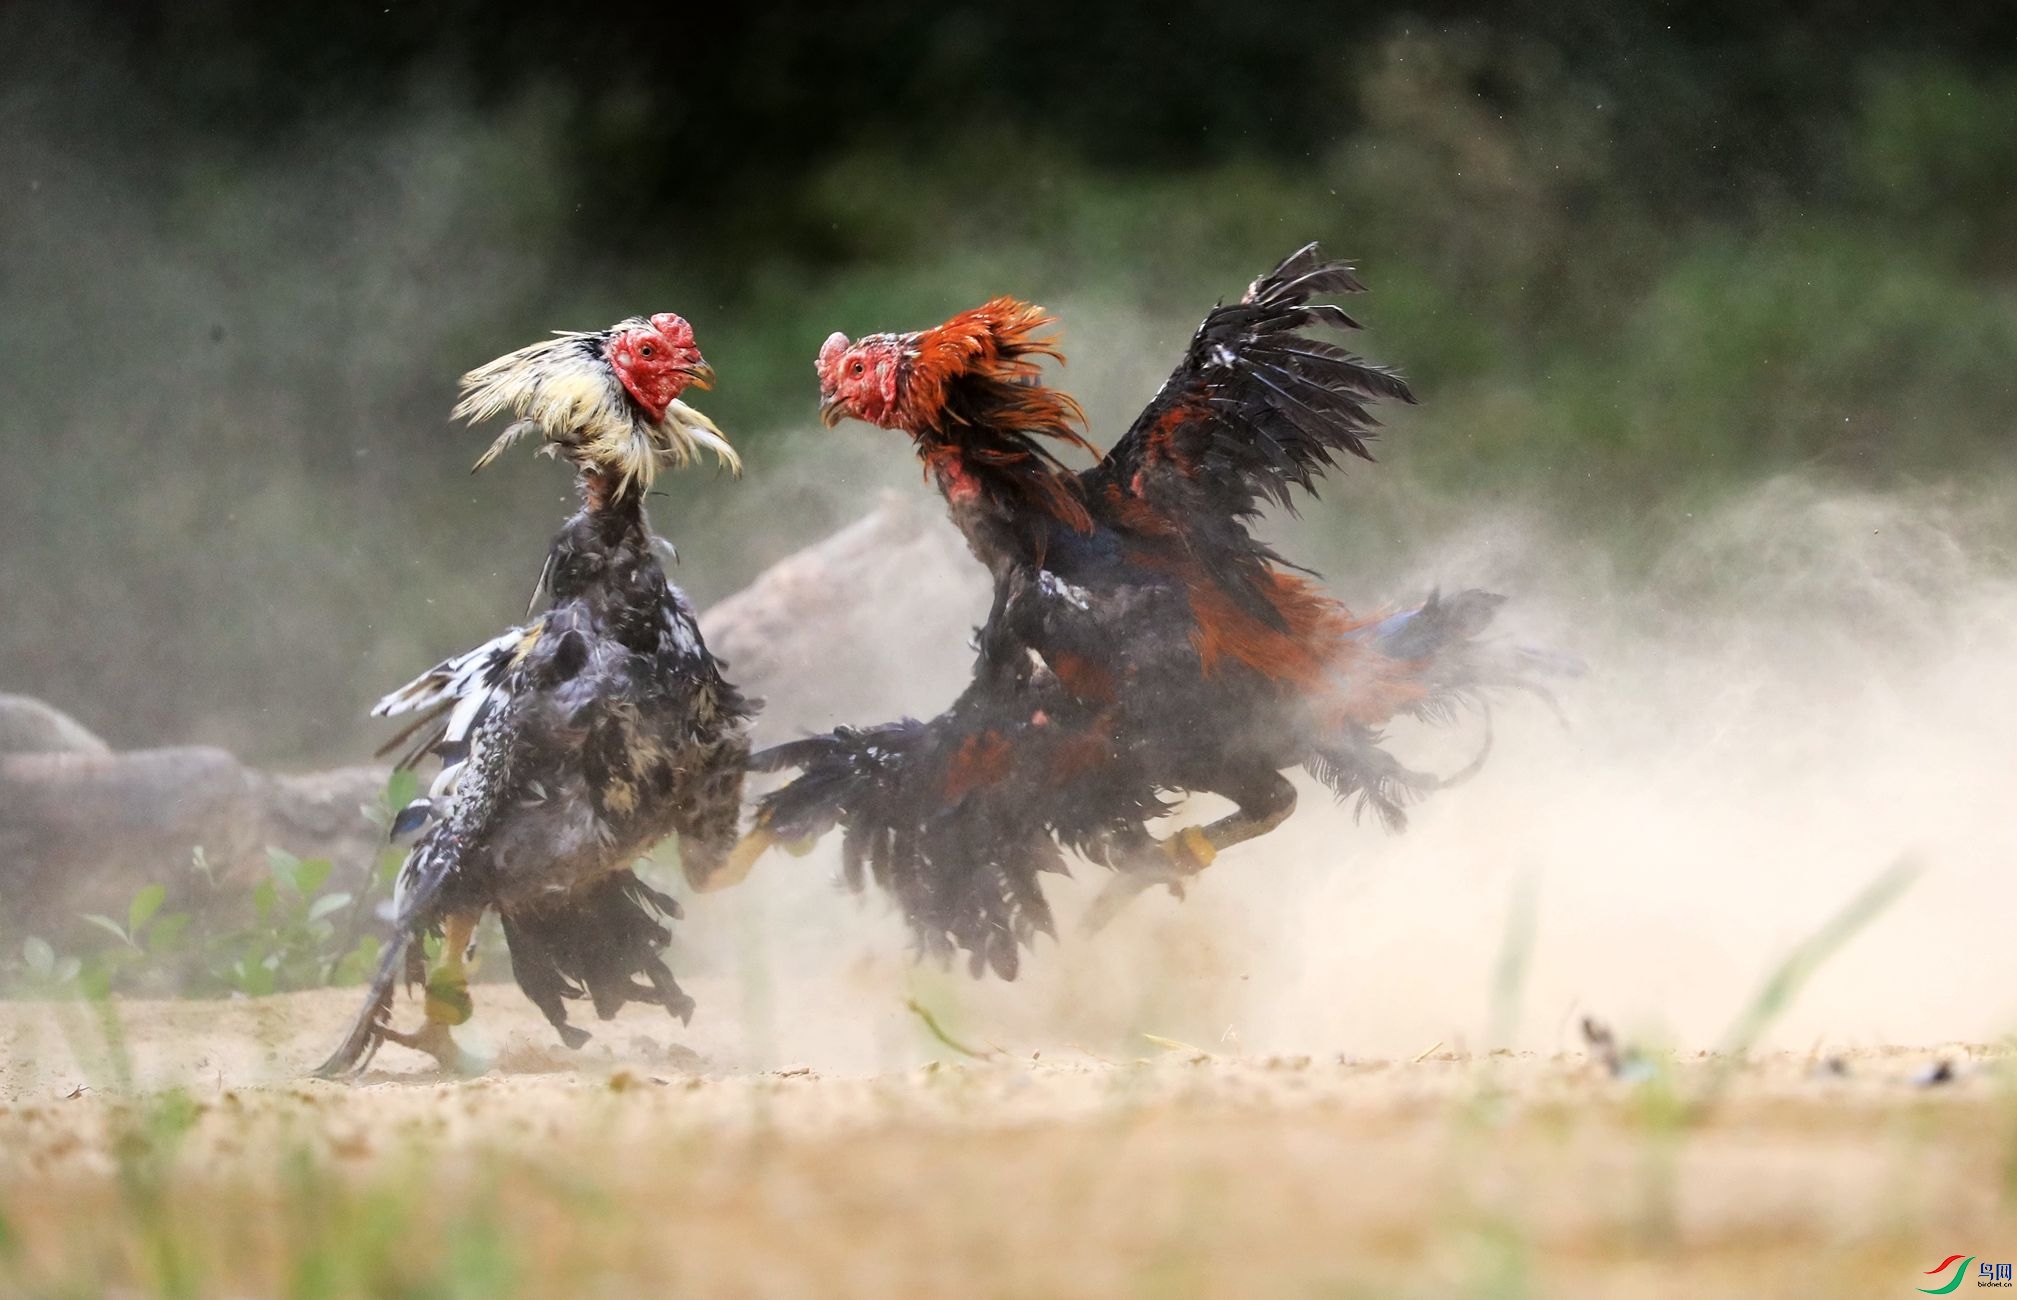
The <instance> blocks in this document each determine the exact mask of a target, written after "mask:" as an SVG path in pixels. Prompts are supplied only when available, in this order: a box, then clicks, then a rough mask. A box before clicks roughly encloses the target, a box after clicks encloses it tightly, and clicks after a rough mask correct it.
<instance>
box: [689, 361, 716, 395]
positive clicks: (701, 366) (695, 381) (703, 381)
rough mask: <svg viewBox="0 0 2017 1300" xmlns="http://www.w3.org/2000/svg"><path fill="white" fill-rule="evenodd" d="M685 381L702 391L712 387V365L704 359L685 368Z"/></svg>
mask: <svg viewBox="0 0 2017 1300" xmlns="http://www.w3.org/2000/svg"><path fill="white" fill-rule="evenodd" d="M686 381H687V382H688V383H690V384H692V385H693V386H694V387H695V388H698V389H702V390H703V391H704V390H706V389H709V388H713V387H714V367H713V366H710V365H709V364H707V362H705V361H701V362H698V363H696V364H694V365H691V366H688V367H687V368H686Z"/></svg>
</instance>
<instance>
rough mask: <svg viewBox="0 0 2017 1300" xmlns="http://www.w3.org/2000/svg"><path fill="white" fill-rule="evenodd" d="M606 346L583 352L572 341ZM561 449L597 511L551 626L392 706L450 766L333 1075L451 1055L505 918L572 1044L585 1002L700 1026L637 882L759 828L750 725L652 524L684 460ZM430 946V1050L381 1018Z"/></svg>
mask: <svg viewBox="0 0 2017 1300" xmlns="http://www.w3.org/2000/svg"><path fill="white" fill-rule="evenodd" d="M627 324H629V323H627ZM680 324H681V325H683V324H684V322H680ZM621 328H623V327H619V329H621ZM593 337H594V336H566V338H567V341H568V342H569V343H570V344H573V341H574V340H576V339H580V338H593ZM644 337H645V339H646V340H647V344H648V346H650V347H651V348H652V349H653V350H654V352H658V351H661V350H663V349H664V348H665V347H666V344H667V341H666V340H664V339H662V338H658V337H657V336H656V335H655V334H650V333H647V334H646V335H644ZM689 337H690V335H689ZM574 346H576V350H577V351H578V352H579V353H580V356H581V358H582V359H581V361H580V363H579V372H578V373H574V372H568V373H566V374H565V378H566V379H567V381H568V383H569V384H570V385H571V389H572V390H573V391H586V392H594V391H595V388H594V386H595V385H596V384H597V383H599V382H601V376H600V375H598V374H597V373H596V371H595V369H594V367H595V365H596V363H597V356H598V354H597V353H596V352H595V351H594V350H592V349H589V348H587V347H584V346H581V345H578V344H577V345H574ZM514 355H518V354H514ZM698 356H699V354H698V353H697V352H695V353H693V357H694V361H695V364H696V366H697V365H698ZM507 360H508V358H507ZM542 364H543V365H545V366H546V367H547V369H548V371H549V372H550V371H551V370H552V369H553V366H554V363H553V362H551V361H550V360H545V359H543V360H542ZM491 369H493V370H494V367H493V368H491ZM543 378H550V376H544V377H543ZM537 387H538V385H536V384H535V385H531V386H528V388H527V390H526V391H527V392H532V391H534V390H535V389H536V388H537ZM607 387H608V388H609V389H610V390H611V391H610V392H609V394H608V395H607V396H606V397H603V398H601V399H600V400H601V401H602V404H603V405H605V406H607V407H608V408H609V409H611V410H613V411H617V412H618V413H619V414H621V416H622V418H623V419H624V420H625V421H628V420H630V419H632V418H633V417H632V416H631V415H630V414H629V413H628V411H627V409H626V407H625V405H624V404H625V403H626V402H627V401H628V400H629V399H628V398H627V397H626V395H625V392H624V389H623V388H622V387H619V386H618V385H617V383H616V380H615V378H614V377H611V378H610V379H609V380H608V384H607ZM675 391H676V390H675ZM680 409H681V410H685V408H683V407H682V408H680ZM687 418H688V419H689V422H691V421H693V420H701V419H703V418H704V417H699V416H698V415H697V413H692V412H688V413H687ZM642 423H643V422H642V421H640V424H642ZM622 427H625V426H619V428H622ZM706 427H707V430H708V431H709V433H710V436H712V437H714V438H717V439H718V437H719V435H718V433H715V432H714V431H713V427H712V425H707V426H706ZM549 436H550V437H552V438H553V439H554V440H555V441H556V442H557V443H558V444H559V445H562V446H563V447H565V448H566V449H567V454H568V456H569V458H570V459H571V460H573V461H574V462H575V463H576V465H577V468H578V469H579V470H580V483H581V490H582V497H583V505H582V508H581V510H580V511H579V512H577V513H576V514H575V515H574V516H573V518H571V519H569V520H568V522H567V524H566V525H565V526H564V527H563V528H562V530H561V531H560V533H559V535H558V536H557V537H555V539H554V541H553V544H552V546H551V548H550V550H549V554H548V558H547V562H546V566H545V569H544V571H543V576H542V585H543V587H544V590H545V594H546V595H547V596H548V597H549V598H550V603H549V606H548V608H547V610H546V611H545V612H544V613H543V614H541V615H540V616H539V617H538V618H536V619H533V620H531V621H529V622H528V623H526V624H525V625H524V626H522V627H516V628H512V629H510V630H509V631H507V632H505V633H503V634H502V635H500V636H498V637H496V638H494V639H492V640H491V641H488V642H486V643H485V644H483V645H481V646H478V647H477V648H475V649H474V650H471V651H469V652H467V653H465V654H462V655H458V656H456V657H455V658H452V659H449V660H446V661H444V662H443V663H441V664H439V665H437V666H436V667H435V668H433V669H431V670H430V671H428V672H427V673H425V674H423V675H422V676H420V677H419V678H417V679H415V680H414V681H413V682H411V683H409V684H408V685H406V686H405V687H402V688H401V689H400V690H398V691H395V692H393V693H392V694H391V695H389V696H387V697H386V698H385V699H384V700H382V701H381V702H380V703H379V705H378V707H377V708H376V709H374V710H373V712H374V713H375V714H378V715H380V716H394V715H403V714H413V715H417V718H416V720H415V721H414V722H413V723H412V724H411V725H410V726H409V727H408V728H407V730H406V731H405V732H404V733H402V735H401V736H400V737H398V738H397V739H396V740H395V742H394V744H395V745H397V744H407V745H408V746H409V747H408V749H407V750H406V754H405V757H404V758H403V759H402V760H401V762H402V763H403V764H411V763H415V762H418V761H421V760H423V759H425V758H427V757H430V756H431V757H434V758H437V759H439V760H440V762H441V764H442V767H441V772H440V775H439V776H438V777H437V778H436V779H435V780H434V782H433V785H432V788H431V789H430V790H429V791H428V792H427V793H426V794H425V795H423V796H422V797H420V798H418V799H416V800H414V801H413V803H411V804H410V805H408V806H407V807H406V808H405V809H403V810H401V812H400V813H399V815H398V817H397V819H396V820H395V823H394V832H395V834H400V835H412V836H414V837H415V838H414V842H413V846H412V849H411V851H410V853H409V855H408V857H407V859H406V862H405V863H404V865H403V866H402V868H401V870H400V874H399V878H398V884H397V887H396V890H395V894H394V912H395V915H394V935H393V940H392V942H391V943H390V944H389V945H388V947H387V949H386V951H385V953H384V955H383V957H382V959H381V962H380V965H379V968H378V972H377V977H376V979H375V981H374V984H373V987H372V990H371V993H370V995H369V997H368V998H367V1000H366V1003H365V1006H364V1008H363V1011H362V1012H361V1013H360V1015H359V1017H358V1019H357V1021H356V1023H355V1024H354V1025H353V1027H352V1030H351V1032H350V1034H349V1035H348V1037H347V1038H346V1040H345V1042H344V1043H343V1044H342V1045H341V1046H340V1047H339V1048H338V1049H337V1051H336V1052H335V1053H334V1054H333V1055H332V1056H331V1057H330V1059H329V1061H328V1062H326V1063H325V1064H324V1065H323V1067H322V1071H321V1072H322V1073H324V1074H341V1073H345V1072H349V1071H351V1070H354V1069H356V1068H359V1067H360V1066H361V1065H362V1063H363V1062H364V1061H365V1060H366V1059H368V1056H369V1053H370V1052H371V1051H372V1049H373V1048H374V1047H375V1046H376V1044H377V1042H378V1041H379V1040H380V1039H382V1038H391V1039H392V1040H393V1041H398V1042H408V1043H410V1044H411V1045H415V1046H422V1047H424V1048H425V1049H426V1050H430V1051H436V1052H437V1054H440V1052H441V1050H442V1049H443V1048H444V1047H445V1046H447V1044H446V1043H445V1039H446V1033H445V1028H443V1027H445V1026H446V1025H448V1024H454V1023H459V1021H460V1020H461V1019H464V1018H466V1017H467V1015H468V995H467V991H466V983H465V981H464V980H463V979H462V974H461V959H462V953H461V951H460V948H461V947H462V946H464V945H466V944H467V942H468V940H469V936H470V933H471V930H472V928H473V926H474V924H475V921H476V919H477V918H479V917H481V916H482V914H483V913H484V912H486V911H488V910H492V909H494V910H496V911H497V912H498V914H499V916H500V917H501V919H502V922H503V928H504V934H505V940H506V943H507V945H508V947H509V949H510V952H511V960H512V972H513V974H514V976H515V977H516V979H517V981H518V984H519V987H520V988H521V989H523V990H524V992H525V994H526V995H527V996H528V997H529V998H531V999H532V1001H533V1002H534V1003H535V1004H536V1005H538V1006H539V1008H540V1009H541V1010H542V1011H543V1012H545V1013H546V1016H547V1018H548V1019H549V1020H550V1021H551V1022H552V1023H553V1026H554V1028H555V1030H556V1031H557V1032H558V1033H559V1034H560V1036H561V1038H562V1039H563V1041H565V1042H567V1043H568V1045H569V1046H578V1045H579V1044H580V1043H581V1042H582V1041H583V1040H584V1039H586V1038H587V1036H588V1035H587V1034H586V1033H585V1032H584V1031H582V1030H581V1029H579V1028H577V1027H575V1026H573V1025H570V1024H569V1023H568V1020H567V1013H566V1007H565V1003H566V1001H567V1000H570V999H575V998H580V997H584V996H585V997H587V998H588V999H590V1000H591V1001H592V1003H593V1005H594V1007H595V1010H596V1012H597V1013H598V1014H599V1015H600V1016H602V1017H603V1018H605V1019H607V1018H608V1017H609V1016H611V1015H614V1014H615V1013H616V1011H617V1009H618V1008H620V1007H621V1006H623V1005H624V1003H626V1002H628V1001H631V1000H640V1001H644V1002H649V1003H656V1004H658V1005H660V1006H663V1007H665V1008H666V1009H667V1010H668V1011H670V1012H671V1013H672V1014H673V1015H675V1016H677V1017H678V1018H679V1019H681V1020H682V1021H684V1020H686V1019H687V1018H688V1017H689V1016H690V1015H691V1014H692V1011H693V1002H692V1000H691V999H690V998H688V997H687V996H686V994H685V993H683V992H682V991H681V990H680V988H679V985H678V984H677V983H676V982H675V981H674V979H673V977H672V974H671V972H670V970H669V969H668V968H667V966H666V964H665V961H664V959H663V958H662V957H661V955H660V954H661V952H662V950H663V949H664V948H665V947H666V945H667V943H668V942H669V941H670V934H669V932H668V930H667V928H666V925H665V922H666V921H667V920H669V919H671V918H674V917H676V916H677V915H678V914H679V908H678V905H677V904H676V903H675V902H674V901H673V900H672V899H671V898H669V897H667V896H666V895H664V894H662V893H660V892H658V891H657V890H654V889H652V888H651V887H650V886H648V885H647V884H645V883H644V882H643V881H642V880H640V879H639V878H638V877H637V876H636V874H635V873H634V872H633V871H632V870H631V867H632V864H633V863H635V862H636V861H637V859H638V858H639V857H641V856H642V855H644V854H645V853H646V852H647V851H649V850H650V849H651V848H652V847H653V846H654V845H656V844H658V843H659V842H660V841H662V840H664V839H666V838H667V837H669V836H672V835H677V836H678V837H679V841H680V852H681V860H682V863H683V864H684V866H685V867H686V869H687V870H688V871H689V873H697V872H698V873H704V872H706V871H709V870H712V869H713V868H714V867H715V866H717V865H718V864H719V863H720V861H721V859H722V857H723V855H724V854H726V852H727V851H728V850H729V849H730V847H731V846H732V845H733V844H734V842H735V836H736V829H737V823H738V819H739V817H740V813H741V797H742V780H743V771H744V767H745V763H746V760H747V758H748V754H749V742H748V721H749V717H750V715H751V712H752V708H751V705H750V704H749V702H748V701H746V700H745V699H744V697H743V696H742V694H741V693H740V692H739V691H738V690H737V689H736V688H735V687H734V686H733V685H732V684H730V683H729V682H728V681H727V679H726V678H725V677H724V676H723V674H722V665H721V664H720V663H719V662H718V661H717V660H715V659H714V657H713V656H712V655H710V654H709V653H708V649H707V646H706V643H705V642H704V640H703V639H702V637H701V633H700V628H699V625H698V623H697V621H696V619H695V615H694V611H693V608H692V606H691V605H690V604H689V603H688V601H687V599H686V597H685V595H684V594H683V593H682V592H681V591H680V590H679V589H678V588H677V587H675V586H673V585H672V583H671V582H669V581H668V580H667V578H666V575H665V571H664V569H663V567H662V566H661V564H660V562H659V551H660V550H661V549H662V548H663V547H664V543H663V542H662V541H661V540H660V539H658V538H657V537H655V536H654V535H653V533H652V531H651V528H650V526H649V524H648V523H647V521H646V519H645V516H644V510H643V497H644V486H645V484H646V483H648V482H649V481H650V478H651V473H652V471H653V470H654V469H655V468H656V459H658V458H669V457H670V456H671V455H673V454H674V453H673V452H670V451H668V449H667V448H666V447H665V446H660V447H658V448H656V449H655V450H654V449H653V448H652V447H651V446H649V445H648V444H642V440H641V439H640V440H639V444H638V445H642V447H643V449H642V450H641V451H639V452H638V453H637V454H636V455H631V454H629V453H630V451H631V449H632V446H633V444H632V443H631V442H630V441H629V440H628V438H627V437H626V438H625V439H624V440H622V441H620V442H618V441H616V440H614V439H612V440H610V441H611V442H612V444H613V445H616V446H618V447H619V448H620V450H621V451H622V452H623V454H620V455H615V454H604V453H603V452H602V451H600V450H599V449H597V448H596V447H595V446H594V445H593V438H594V436H595V431H594V430H593V429H588V430H583V429H582V428H581V427H579V425H578V424H570V425H569V426H568V427H567V428H565V429H562V430H560V431H559V432H558V433H556V434H550V435H549ZM725 448H726V443H722V444H720V449H725ZM720 449H718V450H720ZM678 454H680V455H683V454H684V451H683V450H680V451H679V452H678ZM728 455H732V452H730V453H728ZM724 459H726V456H725V457H724ZM730 463H733V462H730ZM431 931H441V932H443V933H444V944H445V948H446V950H445V951H444V954H443V958H444V966H445V968H446V969H447V970H448V972H449V974H448V977H447V978H445V979H444V978H443V976H442V974H441V972H437V973H436V975H435V976H434V977H433V978H430V979H429V980H428V1023H429V1028H430V1029H431V1030H433V1031H434V1032H433V1033H432V1034H430V1035H429V1036H428V1037H427V1039H426V1040H425V1041H418V1040H420V1036H419V1035H402V1034H398V1033H395V1032H393V1031H391V1030H390V1029H389V1028H388V1027H387V1026H386V1025H384V1024H383V1023H382V1018H383V1017H384V1016H385V1015H387V1014H388V1012H389V1009H390V1004H391V998H392V994H393V991H394V987H395V985H396V983H397V981H398V977H399V972H400V969H401V963H402V961H404V962H405V968H406V971H407V974H408V978H409V979H410V980H411V979H416V978H418V977H419V976H420V974H421V971H420V965H421V963H420V948H419V945H418V943H417V942H416V940H417V939H418V937H419V936H420V935H422V934H424V933H427V932H431Z"/></svg>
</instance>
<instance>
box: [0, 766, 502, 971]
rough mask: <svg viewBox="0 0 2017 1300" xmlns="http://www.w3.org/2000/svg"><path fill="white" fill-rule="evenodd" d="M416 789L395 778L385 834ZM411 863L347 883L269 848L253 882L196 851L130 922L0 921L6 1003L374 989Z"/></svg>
mask: <svg viewBox="0 0 2017 1300" xmlns="http://www.w3.org/2000/svg"><path fill="white" fill-rule="evenodd" d="M413 786H414V781H413V774H412V773H411V772H408V771H400V772H395V773H393V775H392V778H391V780H390V781H389V782H388V783H387V787H386V791H385V794H384V796H383V797H382V798H381V799H380V801H379V803H378V806H377V807H376V808H374V809H371V810H369V811H371V812H372V813H373V815H374V817H375V819H376V820H377V821H378V822H379V824H380V825H383V826H390V825H391V820H392V814H393V812H394V810H396V809H398V808H400V807H403V806H404V805H405V803H406V802H407V801H408V800H410V799H411V798H412V797H413V794H414V789H413ZM403 856H404V853H403V851H402V850H400V849H398V848H388V849H386V850H385V851H384V852H382V853H380V854H379V855H378V860H377V861H376V862H375V863H372V864H370V865H369V867H368V868H367V870H366V871H365V872H364V873H363V876H362V878H361V879H357V880H353V881H350V882H347V883H346V882H341V881H339V880H337V879H335V875H336V868H335V865H334V864H333V863H331V862H330V861H329V860H328V859H326V858H311V859H305V860H304V859H302V858H298V857H296V856H295V855H294V854H292V853H288V852H286V851H285V850H283V849H277V848H269V849H267V851H266V857H267V871H266V874H265V875H263V876H261V877H260V878H259V879H257V880H255V881H253V882H251V883H249V884H245V883H233V882H229V881H225V880H221V879H219V877H218V875H217V873H216V871H215V870H214V868H213V867H212V866H211V864H210V861H209V859H208V858H207V857H206V856H205V854H204V852H203V850H202V849H201V848H198V849H197V850H196V852H195V854H194V856H193V859H192V861H191V863H190V865H189V873H190V874H189V879H187V880H177V881H172V882H170V881H154V882H151V883H149V884H145V885H142V886H141V887H140V888H139V889H138V890H136V891H135V892H134V894H133V897H132V899H131V900H130V901H129V902H128V903H127V906H126V911H125V914H124V915H123V916H120V917H113V916H107V915H104V914H103V913H98V912H86V913H82V914H80V915H79V916H78V918H77V923H76V924H75V925H74V926H72V927H71V931H70V933H68V934H66V935H54V936H45V935H42V934H34V933H25V934H24V933H21V932H19V928H18V927H17V926H11V925H9V924H7V916H6V913H5V912H0V994H12V995H21V996H27V997H41V998H62V997H73V996H81V997H84V998H87V999H91V1000H93V1001H98V1000H102V999H104V998H106V997H108V996H110V995H111V994H114V993H118V994H122V995H141V996H148V995H152V996H163V995H168V994H177V995H190V996H196V997H222V996H231V995H238V996H244V997H261V996H264V995H266V994H269V993H288V992H294V991H296V990H300V989H314V988H323V987H327V986H330V985H354V984H363V983H366V982H367V981H368V980H369V979H370V977H371V973H372V971H373V970H374V969H375V968H376V966H377V964H378V955H379V952H380V949H381V947H382V945H383V940H382V939H381V937H380V935H381V933H382V932H383V930H384V926H383V924H382V923H381V922H380V921H378V920H377V918H376V912H377V910H378V908H379V907H380V905H382V904H383V903H385V902H386V901H387V900H388V899H390V898H391V896H392V886H393V881H394V878H395V877H396V876H397V875H398V872H399V864H400V861H401V859H402V858H403ZM171 886H172V888H171ZM171 897H173V898H175V899H177V900H179V902H180V904H183V905H178V906H174V907H171V906H169V900H170V898H171ZM184 905H186V906H184ZM429 942H430V943H432V942H434V941H432V940H430V941H429ZM491 946H492V947H497V946H498V945H497V944H496V943H495V941H494V940H493V941H492V945H491Z"/></svg>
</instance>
